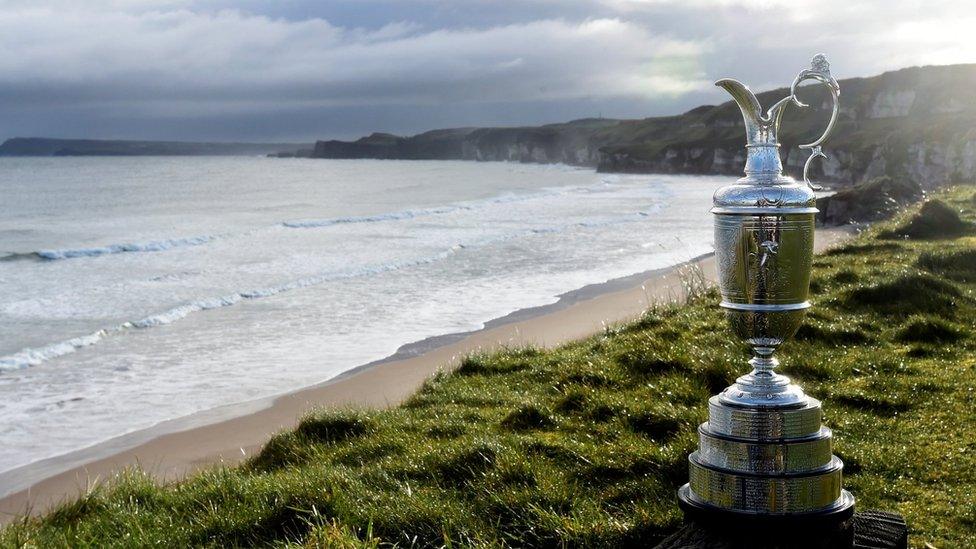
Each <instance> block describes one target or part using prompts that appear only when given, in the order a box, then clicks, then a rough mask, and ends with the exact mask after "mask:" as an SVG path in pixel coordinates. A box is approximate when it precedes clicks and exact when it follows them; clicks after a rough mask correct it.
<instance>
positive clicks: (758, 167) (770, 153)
mask: <svg viewBox="0 0 976 549" xmlns="http://www.w3.org/2000/svg"><path fill="white" fill-rule="evenodd" d="M771 137H772V138H773V141H772V142H769V143H762V142H760V143H757V144H752V143H750V144H749V145H746V169H745V172H746V175H747V176H751V178H754V179H755V180H756V181H755V182H756V183H759V184H761V183H765V182H768V183H770V184H772V183H774V182H776V181H779V180H780V179H781V176H782V175H783V162H782V160H780V157H779V143H776V141H775V135H773V136H771Z"/></svg>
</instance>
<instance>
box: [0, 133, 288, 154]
mask: <svg viewBox="0 0 976 549" xmlns="http://www.w3.org/2000/svg"><path fill="white" fill-rule="evenodd" d="M299 148H301V145H297V144H294V143H193V142H187V141H127V140H100V139H52V138H47V137H14V138H12V139H8V140H6V141H4V142H3V144H0V156H210V155H218V156H219V155H252V154H269V153H271V152H274V151H281V150H285V149H287V150H294V151H297V150H298V149H299Z"/></svg>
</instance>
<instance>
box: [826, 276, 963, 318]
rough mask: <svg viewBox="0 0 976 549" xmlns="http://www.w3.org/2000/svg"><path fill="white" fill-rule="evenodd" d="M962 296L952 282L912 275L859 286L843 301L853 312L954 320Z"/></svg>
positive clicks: (846, 295)
mask: <svg viewBox="0 0 976 549" xmlns="http://www.w3.org/2000/svg"><path fill="white" fill-rule="evenodd" d="M960 297H962V292H960V291H959V288H957V287H956V286H955V285H953V284H952V283H951V282H946V281H944V280H941V279H939V278H935V277H933V276H931V275H928V274H910V275H903V276H899V277H897V278H895V279H891V280H884V281H879V282H877V283H874V284H868V285H864V286H859V287H857V288H854V289H852V290H850V291H848V292H847V293H846V294H845V295H844V296H843V297H842V303H843V304H844V305H845V306H847V307H849V308H851V309H862V310H864V309H869V310H873V311H876V312H879V313H883V314H892V315H903V316H908V315H912V314H917V313H929V314H940V315H944V316H952V315H953V314H954V313H955V310H956V308H957V306H958V303H959V300H960Z"/></svg>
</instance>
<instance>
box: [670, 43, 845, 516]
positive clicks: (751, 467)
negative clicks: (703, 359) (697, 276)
mask: <svg viewBox="0 0 976 549" xmlns="http://www.w3.org/2000/svg"><path fill="white" fill-rule="evenodd" d="M807 80H814V81H816V82H819V83H820V84H823V85H825V86H826V87H827V89H828V90H829V92H830V95H831V98H832V99H833V111H832V113H831V117H830V121H829V122H828V123H827V128H826V130H825V131H824V133H823V135H821V137H820V138H818V139H817V140H815V141H813V142H811V143H807V144H804V145H800V147H801V148H802V149H808V150H810V151H811V154H810V157H809V158H808V159H807V161H806V164H805V165H804V168H803V181H795V180H794V179H793V178H791V177H788V176H786V175H784V174H783V164H782V162H781V160H780V155H779V152H780V151H779V143H778V141H777V133H778V132H779V126H780V121H781V120H782V117H783V113H784V111H785V110H786V109H787V107H789V106H790V105H793V106H796V107H805V106H806V105H805V104H804V103H803V102H801V101H800V99H799V98H798V96H797V87H798V86H799V85H800V84H801V83H802V82H804V81H807ZM716 85H718V86H721V87H722V88H724V89H725V90H726V91H728V92H729V93H730V94H731V95H732V98H733V99H734V100H735V102H736V103H737V104H738V106H739V108H740V109H741V111H742V117H743V119H744V121H745V130H746V163H745V177H743V178H741V179H739V180H738V181H736V182H735V183H734V184H732V185H728V186H726V187H722V188H721V189H719V190H718V191H716V192H715V195H714V197H713V205H714V207H713V208H712V213H714V214H715V256H716V263H717V267H718V275H719V277H718V278H719V289H720V291H721V295H722V302H721V307H722V308H723V309H725V311H726V314H727V316H728V319H729V322H730V324H731V326H732V328H733V331H734V332H735V333H736V335H737V336H738V337H740V338H742V339H743V340H745V341H746V342H748V344H749V345H750V346H751V348H752V353H753V357H752V359H751V360H750V361H749V364H750V365H751V366H752V371H751V372H749V373H748V374H746V375H744V376H742V377H739V378H738V379H737V380H736V382H735V384H733V385H732V386H731V387H728V388H727V389H725V390H724V391H722V392H721V393H720V394H719V395H716V396H713V397H712V398H711V399H710V400H709V403H708V412H709V413H708V421H707V422H705V423H703V424H702V425H701V426H700V427H699V428H698V435H699V447H698V450H697V451H696V452H693V453H692V454H691V455H690V456H689V458H688V460H689V482H688V484H686V485H684V486H682V487H681V490H679V492H678V497H679V501H680V503H681V505H682V508H683V509H684V510H685V511H686V512H687V513H719V514H723V515H729V514H731V515H732V516H738V517H742V516H760V517H768V516H777V517H795V516H800V517H806V518H805V519H804V520H807V519H808V518H810V517H838V516H845V515H849V514H850V513H853V505H854V499H853V498H852V497H851V495H850V494H849V493H848V492H847V491H845V490H843V489H842V485H841V473H842V470H843V463H842V462H841V460H840V459H839V458H837V457H835V456H833V455H832V447H831V438H832V434H831V431H830V429H828V428H827V427H825V426H823V425H822V424H821V418H822V413H821V407H820V402H819V401H818V400H816V399H814V398H811V397H809V396H807V395H806V394H804V392H803V390H802V389H800V388H799V387H798V386H796V385H795V384H793V383H791V381H790V379H789V378H788V377H786V376H783V375H780V374H778V373H776V372H775V367H776V366H777V364H778V362H777V360H776V358H774V357H773V353H774V351H775V350H776V348H777V347H778V346H779V345H780V344H781V343H783V341H785V340H786V339H788V338H790V337H791V336H793V334H794V333H795V332H796V330H797V329H798V328H799V326H800V324H801V322H802V320H803V315H804V313H805V311H806V309H807V308H809V307H810V302H809V301H808V295H807V294H808V292H809V286H810V271H811V265H812V261H813V239H814V218H815V214H816V212H817V208H816V197H815V195H814V190H815V187H814V186H813V184H812V183H810V180H809V170H810V165H811V162H812V161H813V160H814V159H816V158H817V157H823V156H824V153H823V152H822V150H821V144H822V143H823V142H824V141H825V140H826V139H827V137H828V135H829V134H830V133H831V130H832V129H833V127H834V123H835V122H836V119H837V113H838V99H839V95H840V88H839V86H838V84H837V81H836V80H834V78H833V77H832V76H831V75H830V67H829V65H828V63H827V59H826V57H824V56H823V55H817V56H815V57H814V58H813V62H812V63H811V67H810V68H809V69H806V70H803V71H801V72H800V73H799V75H797V77H796V79H795V80H794V81H793V85H792V86H791V87H790V94H789V95H788V96H786V97H785V98H783V99H782V100H780V101H778V102H777V103H775V104H774V105H772V106H771V107H770V108H769V109H768V110H767V111H766V112H765V113H764V112H763V111H762V107H761V106H760V104H759V101H758V99H756V96H755V95H754V94H753V93H752V92H751V91H749V89H748V88H747V87H746V86H744V85H743V84H741V83H739V82H738V81H736V80H731V79H722V80H719V81H718V82H716Z"/></svg>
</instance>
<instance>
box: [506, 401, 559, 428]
mask: <svg viewBox="0 0 976 549" xmlns="http://www.w3.org/2000/svg"><path fill="white" fill-rule="evenodd" d="M553 425H555V421H553V419H552V417H551V416H550V415H549V414H548V413H547V412H546V411H544V410H542V409H540V408H539V407H538V406H534V405H532V404H523V405H522V406H520V407H519V408H517V409H515V410H512V411H511V412H510V413H509V414H508V415H507V416H505V419H503V420H502V427H504V428H506V429H509V430H512V431H529V430H532V429H549V428H551V427H552V426H553Z"/></svg>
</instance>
